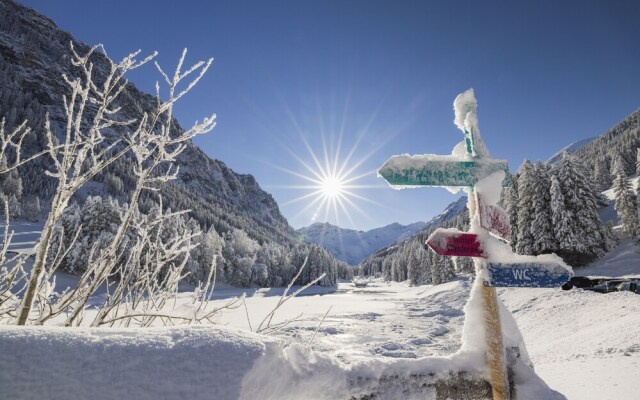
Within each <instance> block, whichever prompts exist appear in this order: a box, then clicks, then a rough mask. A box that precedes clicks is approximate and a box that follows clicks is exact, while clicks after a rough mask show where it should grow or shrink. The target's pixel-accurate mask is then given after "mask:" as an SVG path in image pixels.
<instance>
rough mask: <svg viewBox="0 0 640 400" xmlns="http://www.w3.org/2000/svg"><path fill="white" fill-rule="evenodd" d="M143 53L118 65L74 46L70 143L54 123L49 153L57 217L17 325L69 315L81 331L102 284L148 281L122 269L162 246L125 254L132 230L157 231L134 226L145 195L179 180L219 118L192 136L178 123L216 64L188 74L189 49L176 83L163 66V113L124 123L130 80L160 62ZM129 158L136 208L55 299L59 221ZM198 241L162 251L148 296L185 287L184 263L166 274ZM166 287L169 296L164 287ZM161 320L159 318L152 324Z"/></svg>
mask: <svg viewBox="0 0 640 400" xmlns="http://www.w3.org/2000/svg"><path fill="white" fill-rule="evenodd" d="M97 53H101V54H97ZM139 54H140V51H136V52H133V53H131V54H129V55H128V56H126V57H124V58H123V59H122V60H121V61H119V62H115V61H113V60H111V59H110V58H109V57H108V56H107V54H106V52H105V51H104V48H103V47H102V46H101V45H97V46H94V47H92V48H91V49H89V50H88V51H87V52H86V53H85V54H80V53H79V52H78V51H76V49H75V48H74V46H73V45H71V62H72V64H73V65H74V66H75V67H76V68H77V70H78V71H79V76H78V77H77V78H69V77H67V76H66V75H63V80H64V82H65V83H66V85H67V86H68V88H69V91H70V94H68V95H64V96H63V106H64V112H65V116H66V125H65V126H64V135H63V137H64V141H63V143H59V140H58V135H57V132H55V131H54V128H53V126H52V124H51V122H50V120H49V118H47V121H46V124H45V134H46V137H47V143H48V148H47V151H48V153H49V155H50V157H51V159H52V164H53V165H52V169H51V170H50V171H46V173H47V174H48V175H49V176H52V177H54V178H55V179H56V180H57V182H58V185H57V190H56V193H55V195H54V197H53V200H52V205H51V211H50V213H49V215H48V218H47V220H46V222H45V225H44V228H43V231H42V235H41V237H40V241H39V244H38V247H37V249H36V254H35V261H34V266H33V269H32V272H31V277H30V280H29V283H28V285H27V289H26V292H25V296H24V298H23V301H22V304H21V309H20V313H19V316H18V320H17V323H18V324H20V325H24V324H27V323H29V322H33V323H37V324H41V323H44V322H45V321H46V320H47V319H49V318H52V317H53V316H55V315H59V314H60V313H62V312H63V311H64V312H67V313H68V317H67V325H77V324H79V323H80V321H81V320H82V316H83V312H84V309H85V307H86V305H87V302H88V301H89V298H90V296H91V295H92V294H93V293H94V292H95V291H96V290H97V289H98V288H99V287H100V286H101V285H107V287H109V279H110V277H111V278H113V277H114V276H117V277H118V279H134V278H135V277H137V276H138V275H140V273H139V272H135V273H133V272H131V271H130V270H121V269H119V268H120V266H121V265H123V263H131V264H132V265H136V263H138V262H140V261H139V259H140V257H143V254H142V253H141V252H142V251H143V249H146V250H148V249H149V248H153V246H154V243H155V242H154V241H152V240H151V238H146V239H144V238H143V237H139V238H138V242H137V243H135V244H134V245H133V246H134V247H133V249H134V251H133V253H131V254H128V255H126V256H125V255H124V254H122V248H123V245H124V244H125V241H126V238H127V232H129V230H130V228H132V229H134V230H136V229H137V230H138V231H139V232H140V231H144V229H146V230H149V229H152V228H153V224H151V225H150V226H146V227H145V228H144V229H141V227H140V226H133V227H132V223H133V221H134V216H135V213H136V212H137V204H138V200H139V198H140V194H141V192H142V191H143V190H145V189H151V190H155V189H156V188H157V184H158V183H160V182H166V181H168V180H171V179H175V177H176V176H177V173H178V169H177V168H174V167H173V164H172V163H173V162H175V161H176V159H177V157H178V156H179V155H180V153H182V151H184V149H185V148H186V146H187V142H188V141H189V140H191V139H192V138H193V137H194V136H196V135H198V134H202V133H205V132H208V131H210V130H211V129H213V127H214V126H215V114H213V115H211V116H210V117H207V118H205V119H204V120H203V121H202V122H196V123H195V124H194V125H193V126H192V127H191V128H190V129H188V130H185V131H182V130H180V129H179V128H177V126H176V124H175V122H174V120H173V105H174V104H175V103H176V101H178V100H179V99H180V98H181V97H183V96H184V95H185V94H186V93H188V92H189V91H190V90H191V89H192V88H193V87H194V86H195V85H196V84H197V83H198V81H199V80H200V79H201V78H202V76H203V75H204V74H205V73H206V71H207V70H208V68H209V67H210V66H211V63H212V60H211V59H210V60H208V62H197V63H196V64H194V65H193V66H192V67H191V68H189V69H188V70H187V71H185V72H182V71H181V68H182V65H183V63H184V59H185V56H186V51H184V52H183V54H182V57H181V58H180V60H179V62H178V66H177V68H176V70H175V73H174V74H173V78H172V79H168V76H167V74H166V73H164V71H163V70H162V69H161V68H160V67H159V66H158V69H159V71H160V73H161V74H162V75H163V77H164V78H165V81H166V82H167V85H168V92H169V94H168V97H167V99H166V100H162V99H161V98H160V94H159V93H160V90H159V85H157V87H158V90H157V93H158V96H157V107H156V108H155V110H153V111H152V112H149V113H142V114H140V115H138V116H135V118H130V117H124V116H123V113H122V112H121V108H120V105H119V104H120V102H119V100H118V98H119V96H120V95H121V94H122V93H123V92H124V90H125V89H126V87H127V84H128V83H127V80H126V79H125V78H124V76H125V74H126V73H127V72H129V71H131V70H133V69H135V68H138V67H141V66H143V65H144V64H146V63H148V62H149V61H151V60H152V59H153V58H155V56H156V53H155V52H154V53H153V54H151V55H149V56H147V57H144V58H142V59H138V58H137V57H138V55H139ZM96 58H100V59H102V60H106V67H104V66H105V63H104V62H103V63H95V64H94V61H95V60H96ZM102 60H101V61H102ZM156 65H157V64H156ZM99 67H100V68H99ZM191 74H195V78H193V79H191V80H190V81H188V82H187V83H186V87H185V88H184V89H182V90H179V89H178V86H179V85H180V84H181V83H182V81H183V80H184V79H185V78H188V77H189V76H190V75H191ZM116 136H119V137H120V139H117V138H116ZM125 154H129V155H130V156H131V157H132V159H133V161H134V171H133V172H134V175H135V178H136V184H135V188H134V190H133V192H132V193H131V197H130V201H129V206H128V207H127V208H126V210H125V211H124V215H122V218H121V222H120V225H119V226H118V229H117V231H116V233H115V234H114V235H113V237H112V240H111V241H110V242H109V243H108V244H107V245H106V246H103V247H100V248H98V247H97V246H95V247H94V248H92V249H91V256H90V257H89V266H88V268H87V270H86V272H85V273H84V274H83V275H82V277H81V278H80V280H79V283H78V286H77V287H76V288H75V289H73V290H67V291H65V292H64V293H63V294H61V295H59V296H58V297H57V298H53V299H52V296H51V294H52V288H51V283H50V281H49V279H48V278H50V277H51V275H52V273H53V271H54V270H55V265H56V264H55V263H54V264H53V267H51V266H50V267H49V268H48V270H47V268H46V267H45V263H46V260H47V259H48V258H49V257H50V250H51V249H50V247H51V240H52V236H53V232H54V228H55V223H56V221H57V220H59V218H60V216H61V215H62V212H63V210H64V209H65V208H66V206H67V205H68V203H69V201H70V199H71V197H72V196H73V195H74V194H75V193H76V192H77V191H78V190H79V189H80V188H81V187H82V186H83V185H84V184H85V183H86V182H87V181H89V180H90V179H92V178H93V177H94V176H95V175H96V174H98V173H100V172H101V171H103V170H104V169H105V168H106V167H107V166H109V165H110V164H112V163H113V162H115V161H116V160H117V159H119V158H120V157H122V156H124V155H125ZM143 239H144V240H143ZM191 239H192V238H191V237H186V238H180V239H179V240H176V241H175V242H174V243H171V246H170V247H169V248H156V250H155V251H156V253H154V254H156V259H155V261H154V263H153V265H154V267H153V268H152V269H147V273H150V274H151V275H152V276H154V277H155V278H154V279H155V280H154V281H153V282H154V284H153V285H151V283H150V282H151V281H147V284H148V285H147V287H146V290H147V291H148V292H154V291H155V292H157V293H159V292H161V291H163V290H164V291H166V292H171V290H172V288H174V287H177V282H178V281H179V280H180V278H181V275H180V271H181V270H182V268H184V265H182V267H179V265H181V264H180V263H178V264H176V265H175V266H174V267H173V269H172V268H165V266H166V265H169V264H171V263H172V262H173V261H175V260H173V259H172V258H171V257H169V254H182V253H184V252H185V251H187V250H188V249H189V248H190V246H191V245H190V244H189V243H190V241H191ZM145 240H146V242H145ZM135 246H138V247H135ZM145 246H146V247H145ZM185 249H187V250H185ZM146 250H145V251H146ZM60 252H61V249H58V251H57V254H58V255H60ZM136 257H137V258H136ZM56 258H57V257H56ZM183 259H184V262H186V259H187V257H186V256H185V257H183ZM149 265H151V264H149V263H148V262H147V264H144V265H138V267H141V268H143V267H148V268H151V267H149ZM116 271H117V273H116ZM160 271H162V275H161V276H160V275H158V274H160ZM114 273H116V275H114ZM111 282H113V279H111ZM154 285H155V286H154ZM158 285H160V286H158ZM160 287H162V290H160V289H159V288H160ZM117 288H118V286H116V289H115V290H116V295H117V296H116V298H120V299H122V298H123V296H125V295H124V292H125V290H124V289H122V290H121V292H122V293H120V292H118V289H117ZM155 292H154V293H155ZM131 293H134V292H131V291H129V292H127V296H130V295H131ZM162 296H164V295H162ZM162 296H160V297H158V298H157V299H158V303H157V304H160V303H162V304H163V303H165V302H166V301H167V299H166V298H164V297H162ZM113 299H114V298H113V297H111V298H110V299H109V303H108V304H107V305H105V307H106V308H107V310H108V311H107V314H108V313H109V312H110V311H112V310H113V308H114V307H116V306H115V305H114V304H115V303H114V302H113ZM36 301H38V302H39V305H38V309H39V311H40V312H39V315H38V316H37V317H36V318H33V319H31V320H29V318H30V312H31V310H32V308H33V305H34V302H36ZM157 304H155V305H154V307H156V306H157ZM105 318H106V316H105V315H102V314H101V315H99V317H98V319H97V320H96V321H94V323H95V324H100V323H102V322H104V320H105ZM154 319H155V318H151V321H153V320H154ZM146 321H147V320H144V321H143V323H145V324H146V323H147V322H146ZM149 323H150V322H149Z"/></svg>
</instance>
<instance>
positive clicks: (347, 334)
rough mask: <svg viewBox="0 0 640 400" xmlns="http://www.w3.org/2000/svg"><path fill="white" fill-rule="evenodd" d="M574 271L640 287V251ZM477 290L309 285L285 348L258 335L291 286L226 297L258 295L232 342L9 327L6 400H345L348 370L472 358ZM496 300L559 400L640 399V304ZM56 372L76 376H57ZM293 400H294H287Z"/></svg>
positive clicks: (229, 315)
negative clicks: (272, 384)
mask: <svg viewBox="0 0 640 400" xmlns="http://www.w3.org/2000/svg"><path fill="white" fill-rule="evenodd" d="M19 232H20V233H21V236H23V237H24V238H28V235H33V233H32V230H31V227H29V226H27V225H25V226H23V227H21V228H20V230H19ZM18 237H20V236H16V238H18ZM28 241H29V240H25V243H26V242H28ZM575 272H576V275H591V276H627V275H640V251H638V246H637V245H635V244H634V243H633V242H632V241H630V240H626V241H622V242H621V243H620V245H619V246H618V248H616V249H615V250H613V251H612V252H610V253H609V254H608V255H607V256H605V257H604V258H602V259H601V260H598V261H597V262H595V263H594V264H592V265H590V266H588V267H586V268H583V269H577V270H576V271H575ZM75 279H77V278H76V277H74V276H70V275H67V274H64V273H58V274H57V282H58V289H62V288H64V287H66V286H73V285H74V284H75ZM189 289H190V288H189V287H184V290H185V291H184V292H183V293H181V294H180V295H179V298H178V299H177V306H178V308H180V307H181V306H183V305H186V304H188V303H189V301H190V296H189V294H188V293H187V292H188V290H189ZM470 289H471V279H470V278H469V277H460V278H458V279H456V280H455V281H453V282H449V283H446V284H443V285H438V286H418V287H410V286H408V285H407V284H404V283H385V282H382V281H372V282H371V283H370V284H369V285H368V286H367V287H365V288H356V287H354V285H353V284H352V283H350V282H342V283H340V284H339V285H338V286H337V287H335V288H323V287H317V286H316V287H311V288H309V289H307V290H306V291H305V292H303V293H302V294H300V295H299V296H298V297H296V298H294V299H292V300H290V301H289V302H287V303H285V304H284V305H283V306H282V307H281V308H280V309H279V310H278V311H277V313H276V314H275V317H274V319H273V323H274V324H277V323H280V322H283V321H291V322H290V323H289V324H287V325H286V326H284V327H283V328H282V329H280V330H279V331H277V332H275V333H274V334H273V335H272V336H273V337H274V339H275V340H274V339H269V338H265V337H264V336H257V335H253V334H251V333H249V330H255V329H256V327H257V326H258V325H259V324H260V322H261V321H262V320H263V319H264V317H265V316H266V315H267V314H268V313H269V311H271V310H272V309H273V307H274V306H275V305H276V303H277V302H278V300H279V298H280V296H281V295H282V293H283V290H284V289H283V288H266V289H238V288H232V287H228V286H224V285H219V286H218V287H217V288H216V290H215V294H214V300H213V303H214V305H222V304H224V303H225V302H227V301H228V300H229V299H232V298H235V297H237V296H240V295H242V294H243V293H245V295H246V309H245V307H244V305H242V306H241V307H239V308H236V309H234V310H226V311H224V312H223V313H221V314H220V315H219V317H218V318H217V320H216V322H217V324H218V326H222V327H225V328H224V329H230V330H228V331H225V330H224V329H222V330H220V328H206V327H195V328H186V329H184V330H183V329H181V328H180V329H177V330H176V329H167V328H152V329H147V330H141V329H135V328H132V329H122V328H113V329H109V328H100V329H97V330H91V329H86V328H78V329H70V330H69V329H63V328H56V327H52V328H32V329H29V330H20V329H19V328H12V327H0V364H1V365H3V372H2V373H1V374H0V398H5V397H4V396H2V394H3V390H4V389H7V388H8V389H7V391H8V393H10V394H13V396H10V397H8V398H14V399H21V398H25V399H32V398H33V399H36V398H65V399H66V398H72V399H73V398H84V395H85V394H86V393H88V392H84V391H85V390H86V391H90V390H91V389H92V387H93V386H96V387H103V388H109V389H108V390H106V391H105V392H104V393H102V394H101V396H102V397H101V396H97V397H96V396H95V395H93V397H94V398H95V399H100V398H110V397H109V396H116V395H117V396H121V395H123V396H124V397H125V398H158V397H153V395H152V394H153V393H158V392H162V391H165V392H166V393H167V395H166V397H165V398H175V396H177V395H179V396H183V395H184V396H189V397H191V398H202V392H201V390H203V389H202V388H205V389H207V390H212V391H216V392H217V393H221V392H220V391H222V393H225V395H219V396H218V397H217V398H221V399H236V398H242V399H245V398H246V399H250V398H255V397H252V396H255V395H256V394H255V391H253V390H254V389H255V387H256V383H255V382H254V381H265V380H266V381H271V380H272V379H273V376H274V375H273V374H277V376H278V377H280V379H282V381H283V383H282V385H296V386H297V387H299V388H300V392H297V393H296V392H287V390H288V388H286V387H282V385H281V386H279V387H276V388H275V389H274V392H272V393H271V395H269V396H267V395H265V396H266V397H264V398H273V399H276V398H278V399H283V398H291V399H294V398H296V396H303V397H304V398H318V399H319V398H332V397H331V396H333V395H334V394H335V393H341V392H340V390H343V388H342V387H340V388H339V387H338V386H336V388H335V389H336V392H335V393H334V394H332V393H333V392H331V391H328V392H324V393H322V395H320V393H319V392H318V391H319V390H320V391H321V390H326V387H327V385H329V386H331V385H332V384H331V383H327V382H331V381H333V380H336V382H337V380H339V379H343V378H344V374H345V373H350V372H348V371H350V370H349V368H352V369H355V370H361V369H362V368H365V369H367V368H368V367H366V366H367V365H373V366H376V368H378V369H379V368H382V367H381V365H382V366H384V365H388V364H384V363H389V362H395V361H402V360H407V361H409V362H411V361H413V360H417V362H418V363H420V361H419V360H420V358H422V357H425V356H451V355H453V354H454V353H455V352H456V351H457V350H458V349H459V348H460V346H461V337H462V328H463V323H464V319H465V315H464V311H463V310H464V306H465V304H466V302H467V300H468V298H469V291H470ZM498 294H499V297H500V298H501V300H502V301H503V303H504V304H505V306H506V308H507V309H508V310H509V311H510V312H511V313H512V315H513V316H514V318H515V320H516V321H517V324H518V327H519V328H520V331H521V333H522V335H523V337H524V342H525V344H526V347H527V350H528V353H529V356H530V358H531V360H532V361H533V363H534V366H535V370H536V372H537V373H538V374H539V375H540V377H541V378H542V379H543V380H544V381H545V382H546V383H547V384H548V385H549V386H550V387H551V388H552V389H555V390H557V391H558V392H560V393H562V394H563V395H565V396H566V397H567V399H569V400H574V399H575V400H577V399H580V400H591V399H593V400H595V399H598V400H601V399H636V398H640V396H638V394H637V377H638V376H640V339H638V338H639V333H638V332H639V329H638V327H640V296H638V295H636V294H632V293H629V292H619V293H609V294H598V293H593V292H588V291H583V290H581V289H573V290H571V291H562V290H560V289H528V288H512V289H500V290H498ZM104 295H105V291H104V290H100V291H99V292H98V293H97V295H96V296H94V298H93V302H92V303H93V304H98V303H99V302H100V301H101V300H102V299H103V297H104ZM89 314H90V313H89ZM325 314H326V317H325V318H324V320H323V317H324V316H325ZM89 317H90V315H89ZM88 319H90V318H88ZM316 331H317V333H316ZM243 332H245V333H243ZM38 338H40V339H38ZM44 338H46V339H44ZM278 340H282V341H283V342H278ZM278 343H280V344H278ZM282 343H284V344H285V347H284V348H283V347H281V344H282ZM287 345H288V346H287ZM119 346H122V347H119ZM36 349H37V350H36ZM198 349H199V350H198ZM234 349H235V350H234ZM309 349H311V350H313V351H312V352H309ZM132 351H133V352H132ZM238 354H245V355H244V356H238ZM261 360H262V361H261ZM264 360H271V361H264ZM265 362H267V364H266V365H265V364H264V363H265ZM380 362H382V364H380ZM269 363H274V364H273V365H272V364H269ZM196 364H197V365H196ZM94 365H98V366H105V365H106V367H105V368H107V375H108V376H100V370H97V371H95V373H92V374H91V375H90V376H89V375H86V376H83V375H82V374H83V373H84V372H85V371H89V370H90V368H91V367H92V366H94ZM400 365H404V364H400ZM418 365H419V364H418ZM16 366H21V368H24V366H28V367H29V368H35V370H34V374H36V375H37V376H35V377H33V379H35V381H34V380H33V379H32V378H29V379H26V380H25V381H24V382H23V381H21V379H24V376H25V375H24V374H23V373H22V371H21V369H20V368H12V367H16ZM363 366H364V367H363ZM38 368H40V369H38ZM100 368H102V367H100ZM371 368H373V367H371ZM393 368H396V367H393ZM373 369H374V370H375V368H373ZM56 370H64V371H65V373H64V374H62V375H60V374H57V373H52V372H51V371H56ZM35 371H38V372H37V373H36V372H35ZM73 371H76V372H75V373H74V372H73ZM211 371H215V372H213V373H212V372H211ZM221 371H224V372H221ZM274 371H275V372H274ZM345 371H347V372H345ZM87 373H88V372H87ZM110 377H111V378H110ZM154 377H155V378H154ZM311 377H313V378H311ZM109 379H120V384H121V385H122V387H120V388H117V387H114V386H112V385H111V383H110V380H109ZM126 379H129V380H126ZM149 379H157V381H156V382H153V381H150V380H149ZM318 379H319V380H318ZM309 380H310V382H307V381H309ZM325 380H327V381H325ZM160 381H163V382H164V381H166V382H164V384H162V385H161V384H160V383H159V382H160ZM19 382H23V383H19ZM36 382H37V384H34V383H36ZM177 382H180V383H181V384H177ZM303 382H304V383H303ZM3 385H4V386H3ZM39 387H42V388H45V387H54V388H57V389H56V390H57V392H56V393H55V395H52V394H51V393H43V392H41V391H38V389H37V388H39ZM70 388H72V389H73V390H72V389H70ZM116 389H117V390H116ZM47 390H48V389H47ZM154 390H155V392H154ZM284 392H286V393H288V394H289V397H282V393H284ZM16 393H19V395H16ZM260 393H261V395H263V394H264V393H263V392H260ZM310 393H313V395H311V397H309V396H310ZM316 395H317V397H316ZM43 396H44V397H43ZM145 396H146V397H145ZM150 396H151V397H150ZM305 396H306V397H305ZM299 398H302V397H299ZM388 398H389V399H393V398H395V397H393V396H392V397H388Z"/></svg>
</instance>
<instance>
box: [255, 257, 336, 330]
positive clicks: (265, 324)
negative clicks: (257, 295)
mask: <svg viewBox="0 0 640 400" xmlns="http://www.w3.org/2000/svg"><path fill="white" fill-rule="evenodd" d="M308 260H309V257H307V258H305V259H304V262H303V263H302V266H301V267H300V269H299V270H298V273H297V274H296V276H294V277H293V279H292V280H291V282H289V285H287V287H286V289H285V290H284V292H283V293H282V296H280V299H279V300H278V303H276V305H275V307H273V309H272V310H271V311H270V312H269V313H268V314H267V315H265V317H264V319H263V320H262V321H261V322H260V324H259V325H258V327H257V328H256V330H255V331H256V332H257V333H264V334H270V333H273V332H276V331H278V330H280V329H282V328H284V327H285V326H287V325H289V324H291V323H292V322H295V321H297V320H298V319H299V318H300V317H301V316H302V314H300V315H298V316H297V317H295V318H291V319H287V320H285V321H282V322H278V323H276V324H273V325H272V321H273V317H274V315H275V314H276V312H277V311H278V309H280V307H281V306H282V305H283V304H284V303H286V302H287V301H289V300H291V299H292V298H294V297H296V296H297V295H298V294H299V293H300V292H302V291H303V290H305V289H307V288H308V287H310V286H313V285H315V284H316V283H318V282H320V281H321V280H322V278H324V277H325V275H326V274H324V273H323V274H322V275H320V276H318V277H317V278H315V279H313V280H312V281H311V282H309V283H307V284H306V285H304V286H302V287H300V288H299V289H298V290H296V291H295V292H293V293H291V294H289V290H291V288H292V287H293V285H294V284H295V283H296V281H297V280H298V278H299V277H300V274H302V270H303V269H304V267H305V266H306V265H307V261H308Z"/></svg>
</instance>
